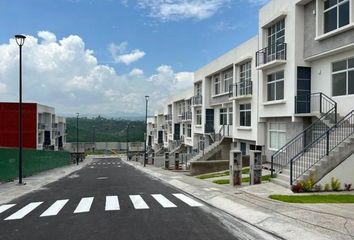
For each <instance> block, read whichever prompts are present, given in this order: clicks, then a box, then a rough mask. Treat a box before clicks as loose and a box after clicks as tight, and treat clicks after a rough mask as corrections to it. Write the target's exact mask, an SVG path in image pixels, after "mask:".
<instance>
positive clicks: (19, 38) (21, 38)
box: [15, 35, 26, 184]
mask: <svg viewBox="0 0 354 240" xmlns="http://www.w3.org/2000/svg"><path fill="white" fill-rule="evenodd" d="M15 39H16V43H17V45H18V46H19V47H20V58H19V65H20V66H19V70H20V72H19V73H20V76H19V151H18V152H19V156H18V184H22V46H23V44H24V43H25V39H26V36H24V35H15Z"/></svg>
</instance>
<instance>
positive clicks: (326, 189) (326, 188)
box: [324, 183, 331, 192]
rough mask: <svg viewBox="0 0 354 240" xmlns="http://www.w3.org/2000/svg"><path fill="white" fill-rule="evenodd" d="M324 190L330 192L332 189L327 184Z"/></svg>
mask: <svg viewBox="0 0 354 240" xmlns="http://www.w3.org/2000/svg"><path fill="white" fill-rule="evenodd" d="M324 190H325V191H326V192H329V191H330V190H331V187H330V186H329V183H326V184H325V187H324Z"/></svg>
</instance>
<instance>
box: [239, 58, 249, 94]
mask: <svg viewBox="0 0 354 240" xmlns="http://www.w3.org/2000/svg"><path fill="white" fill-rule="evenodd" d="M251 76H252V65H251V61H249V62H247V63H245V64H242V65H241V66H240V87H239V88H240V95H241V96H243V95H246V94H249V93H250V91H251V89H249V83H250V82H251Z"/></svg>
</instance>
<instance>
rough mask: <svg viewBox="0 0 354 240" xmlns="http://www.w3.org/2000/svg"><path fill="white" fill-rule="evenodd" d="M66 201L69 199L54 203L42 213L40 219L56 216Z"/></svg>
mask: <svg viewBox="0 0 354 240" xmlns="http://www.w3.org/2000/svg"><path fill="white" fill-rule="evenodd" d="M68 201H69V199H64V200H58V201H56V202H55V203H53V204H52V206H50V207H49V208H48V209H47V210H46V211H45V212H44V213H42V214H41V217H49V216H55V215H57V214H58V213H59V212H60V210H61V209H62V208H63V207H64V206H65V204H66V203H67V202H68Z"/></svg>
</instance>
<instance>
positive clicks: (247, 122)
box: [240, 103, 251, 127]
mask: <svg viewBox="0 0 354 240" xmlns="http://www.w3.org/2000/svg"><path fill="white" fill-rule="evenodd" d="M240 126H242V127H250V126H251V104H250V103H248V104H241V105H240Z"/></svg>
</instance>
